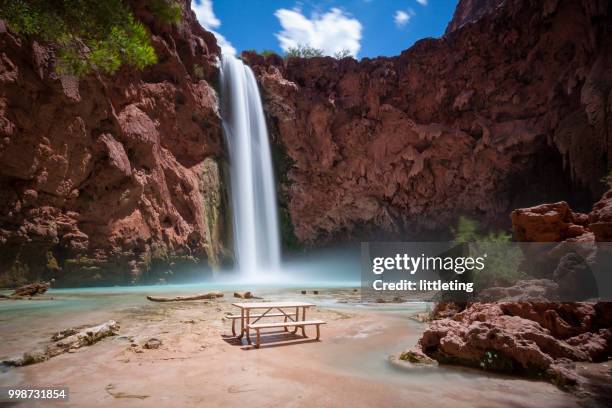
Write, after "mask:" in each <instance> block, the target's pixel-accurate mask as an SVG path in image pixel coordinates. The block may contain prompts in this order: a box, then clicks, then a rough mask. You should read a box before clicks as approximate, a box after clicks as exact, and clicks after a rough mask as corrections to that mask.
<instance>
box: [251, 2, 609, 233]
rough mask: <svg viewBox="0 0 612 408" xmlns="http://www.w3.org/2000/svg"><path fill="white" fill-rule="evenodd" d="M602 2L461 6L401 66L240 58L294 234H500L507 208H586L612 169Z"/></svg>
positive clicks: (394, 61)
mask: <svg viewBox="0 0 612 408" xmlns="http://www.w3.org/2000/svg"><path fill="white" fill-rule="evenodd" d="M481 3H486V7H485V9H479V8H477V7H476V6H477V5H480V4H481ZM607 4H608V3H607V2H606V1H594V2H593V1H580V0H572V1H562V2H559V1H542V2H539V1H537V2H536V1H525V0H507V1H494V0H491V1H487V2H483V1H474V0H471V1H470V0H462V1H460V2H459V6H458V8H457V13H456V15H455V18H454V19H453V22H452V23H451V25H450V26H449V30H448V32H447V34H446V35H445V36H444V37H443V38H441V39H425V40H421V41H419V42H417V43H416V44H415V45H414V46H413V47H412V48H410V49H408V50H406V51H404V52H403V53H402V54H401V55H400V56H397V57H393V58H376V59H368V58H365V59H363V60H361V61H356V60H354V59H351V58H345V59H342V60H336V59H333V58H310V59H300V58H290V59H288V60H286V61H283V60H282V59H281V58H280V57H278V56H267V57H263V56H260V55H256V54H253V53H245V54H243V58H244V59H245V60H247V62H248V63H249V64H250V65H251V66H252V67H253V68H254V71H255V72H256V75H257V77H258V80H259V82H260V84H261V87H262V90H263V95H264V96H263V97H264V104H265V110H266V114H267V116H268V119H269V127H270V129H271V132H272V134H273V135H274V136H275V138H276V141H277V142H278V146H277V147H278V151H279V152H280V153H279V154H277V156H276V160H277V163H276V165H277V168H279V174H280V177H279V178H280V179H281V180H283V177H285V180H284V186H283V189H282V194H283V197H284V199H285V200H286V207H287V210H288V213H289V215H290V219H291V223H292V224H293V227H294V231H295V234H296V235H297V237H298V239H299V240H300V241H302V242H304V243H307V244H321V243H324V242H325V241H327V240H332V239H338V238H354V237H356V236H359V235H360V234H364V233H368V234H369V235H371V234H372V233H373V232H383V233H384V236H385V237H387V238H388V237H389V236H390V235H394V234H397V235H402V236H406V235H405V234H406V232H418V231H423V230H440V229H447V228H448V225H449V224H452V223H454V222H456V220H457V218H458V216H459V215H460V214H472V215H475V216H477V217H478V218H479V219H481V220H484V221H488V222H491V223H494V222H500V223H501V222H503V223H504V224H505V223H507V214H508V213H509V212H510V210H511V209H512V208H516V207H519V206H526V205H533V204H535V203H537V202H543V201H544V200H546V201H550V200H551V199H553V200H554V199H555V198H561V197H573V199H574V201H575V202H578V203H579V204H582V205H584V206H588V205H590V203H591V202H592V200H593V198H594V197H598V196H599V195H600V194H601V193H602V192H603V191H602V190H603V187H604V186H603V184H602V183H601V182H600V179H601V177H602V176H604V175H605V174H606V173H607V170H608V168H609V166H610V165H609V163H611V162H612V160H611V159H612V157H611V154H612V148H611V145H610V143H612V139H610V138H608V137H606V136H605V135H606V134H609V133H610V125H611V122H610V115H608V114H606V112H608V111H609V109H610V103H611V101H612V98H610V97H609V96H610V92H611V89H612V80H611V78H610V76H611V73H612V61H611V60H610V55H612V52H611V49H612V48H611V47H612V39H611V38H610V36H609V35H607V34H606V31H605V27H606V25H608V24H609V23H610V10H609V9H608V6H607ZM474 10H484V11H483V12H482V13H476V14H474V13H475V11H474ZM586 146H588V148H587V147H586ZM283 152H284V153H283ZM285 174H286V176H285Z"/></svg>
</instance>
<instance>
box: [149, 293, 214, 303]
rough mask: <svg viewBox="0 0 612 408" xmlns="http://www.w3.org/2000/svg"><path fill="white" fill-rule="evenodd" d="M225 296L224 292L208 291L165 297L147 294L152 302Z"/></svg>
mask: <svg viewBox="0 0 612 408" xmlns="http://www.w3.org/2000/svg"><path fill="white" fill-rule="evenodd" d="M220 297H223V293H221V292H208V293H201V294H199V295H193V296H176V297H163V296H147V299H149V300H150V301H151V302H184V301H188V300H207V299H216V298H220Z"/></svg>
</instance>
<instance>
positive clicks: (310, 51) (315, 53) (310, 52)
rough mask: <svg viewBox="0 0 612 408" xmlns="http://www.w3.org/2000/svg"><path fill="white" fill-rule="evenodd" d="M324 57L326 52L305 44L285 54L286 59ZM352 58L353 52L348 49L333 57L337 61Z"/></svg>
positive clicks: (290, 49)
mask: <svg viewBox="0 0 612 408" xmlns="http://www.w3.org/2000/svg"><path fill="white" fill-rule="evenodd" d="M324 56H325V51H323V50H322V49H320V48H316V47H311V46H310V45H304V44H298V45H297V46H296V47H291V48H289V49H288V50H287V51H286V52H285V58H313V57H324ZM350 56H351V52H350V51H349V50H346V49H344V50H340V51H338V52H336V53H335V54H334V55H333V57H334V58H335V59H342V58H346V57H350Z"/></svg>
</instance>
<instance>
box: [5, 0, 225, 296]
mask: <svg viewBox="0 0 612 408" xmlns="http://www.w3.org/2000/svg"><path fill="white" fill-rule="evenodd" d="M130 6H131V7H132V9H133V10H134V12H135V14H136V16H137V18H138V19H139V20H141V21H142V22H143V23H144V24H145V25H146V26H147V27H148V28H149V29H150V31H151V34H152V42H153V45H154V47H155V49H156V52H157V55H158V58H159V63H158V64H156V65H154V66H152V67H150V68H147V69H145V70H144V71H142V72H138V71H136V70H133V69H129V68H123V69H121V70H120V71H119V72H118V73H117V74H115V75H113V76H100V75H89V76H87V77H83V78H80V79H79V78H75V77H70V76H65V75H59V74H57V73H56V71H55V69H54V58H55V57H54V53H53V48H52V47H50V46H46V45H44V44H42V43H40V42H37V41H36V40H30V39H26V38H23V37H19V36H17V35H15V34H14V33H12V32H10V31H9V30H8V28H7V27H6V25H5V24H4V23H3V22H2V21H0V50H1V51H0V194H1V197H0V225H1V228H0V254H1V257H0V258H1V259H0V286H6V285H11V284H16V283H19V282H20V281H23V280H33V279H39V278H42V279H49V278H55V279H56V281H57V283H58V285H72V284H79V285H83V284H110V283H112V284H122V283H131V282H142V281H150V280H156V279H158V278H160V277H164V276H165V275H163V274H161V272H166V271H168V270H171V269H176V268H179V267H180V264H202V263H204V264H206V263H207V262H208V263H212V264H214V263H217V262H218V261H219V257H220V256H221V255H222V251H223V248H222V238H223V236H222V235H223V226H222V217H221V215H220V214H221V212H222V211H223V208H222V206H223V200H224V199H223V192H222V185H221V168H220V165H221V162H220V161H219V158H220V157H222V154H221V153H222V149H221V146H222V134H221V126H220V118H219V113H218V108H217V95H216V93H215V91H214V89H213V87H212V85H211V84H212V83H214V81H215V76H216V75H217V69H216V59H217V57H218V55H219V53H220V50H219V48H218V46H217V44H216V41H215V39H214V37H213V35H212V34H211V33H209V32H206V31H205V30H203V29H202V27H201V26H200V25H199V24H198V23H197V21H196V19H195V15H194V14H193V12H192V11H191V9H190V3H189V2H188V1H186V2H185V5H184V18H183V21H181V22H180V23H179V24H178V25H175V26H170V25H166V24H163V23H161V22H159V21H158V20H156V19H155V18H154V16H153V15H152V14H151V13H150V12H148V11H147V9H146V8H145V7H144V5H143V2H142V1H138V0H134V1H131V2H130Z"/></svg>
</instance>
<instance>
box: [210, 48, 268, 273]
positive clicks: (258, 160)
mask: <svg viewBox="0 0 612 408" xmlns="http://www.w3.org/2000/svg"><path fill="white" fill-rule="evenodd" d="M221 99H222V117H223V131H224V133H225V138H226V141H227V145H228V150H229V155H230V177H231V181H230V184H231V196H232V216H233V232H234V253H235V259H236V264H237V267H238V268H239V270H240V272H241V273H243V274H246V275H249V276H250V277H251V278H254V277H258V278H261V277H262V274H263V273H268V274H269V273H273V272H277V271H278V270H279V267H280V240H279V228H278V214H277V202H276V188H275V183H274V173H273V171H272V157H271V154H270V143H269V140H268V129H267V127H266V120H265V117H264V113H263V107H262V104H261V98H260V96H259V89H258V88H257V81H256V80H255V75H253V71H251V69H250V68H249V67H247V66H246V65H244V64H243V63H242V61H241V60H239V59H237V58H236V57H234V56H232V55H223V59H222V63H221Z"/></svg>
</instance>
